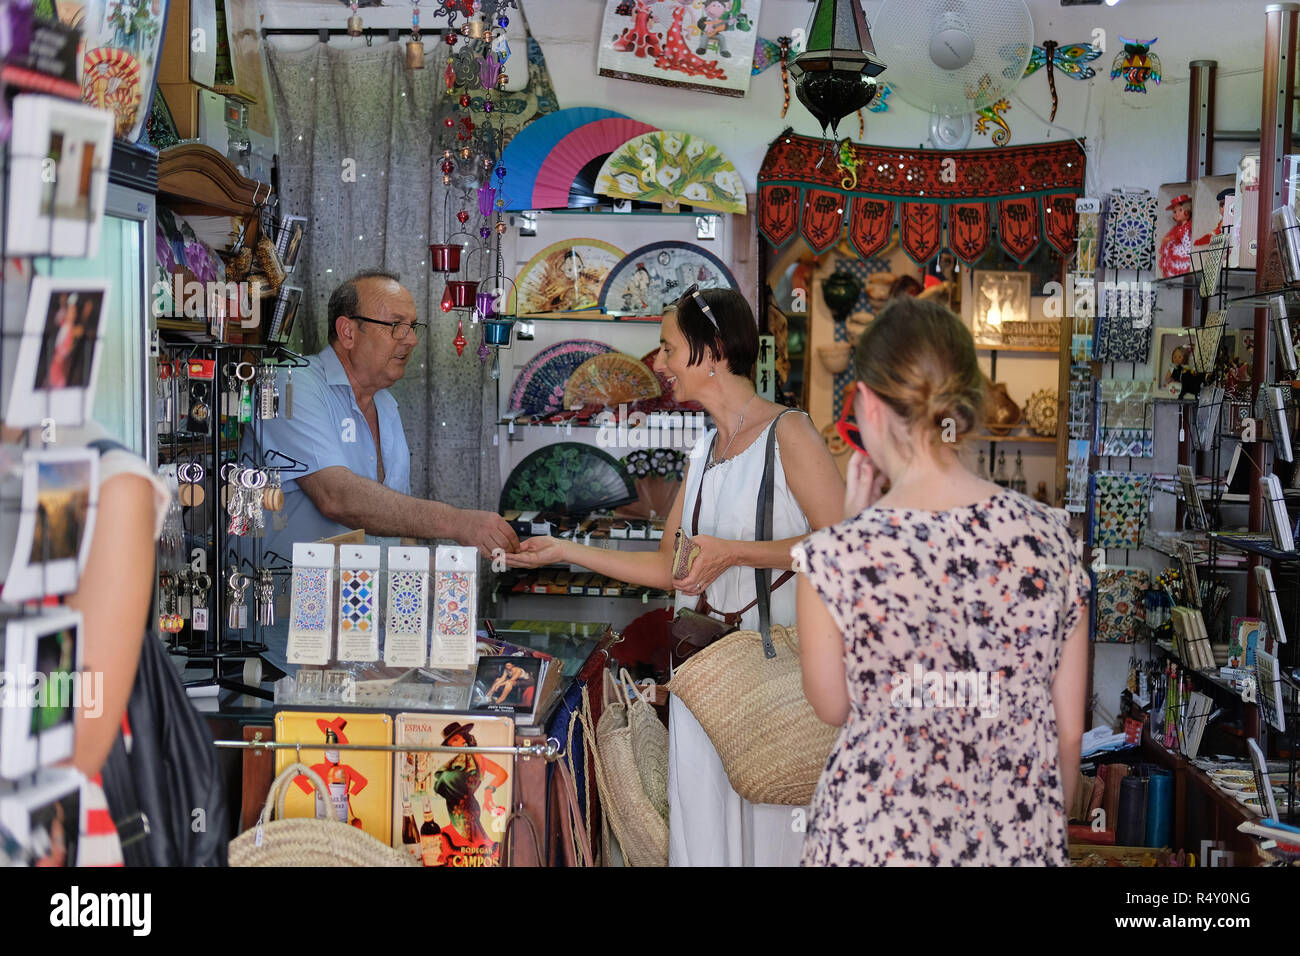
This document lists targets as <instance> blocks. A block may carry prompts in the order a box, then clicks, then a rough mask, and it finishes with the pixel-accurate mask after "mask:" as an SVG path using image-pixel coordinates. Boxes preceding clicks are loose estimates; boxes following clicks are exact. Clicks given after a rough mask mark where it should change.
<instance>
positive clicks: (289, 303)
mask: <svg viewBox="0 0 1300 956" xmlns="http://www.w3.org/2000/svg"><path fill="white" fill-rule="evenodd" d="M301 304H302V289H300V288H298V287H297V286H292V285H284V286H281V287H280V295H279V297H278V298H276V300H275V314H274V316H273V317H272V319H271V328H270V330H269V331H268V338H269V339H270V340H271V341H272V342H288V341H289V336H290V335H292V334H293V327H294V324H295V323H296V322H297V321H298V307H299V306H300V305H301Z"/></svg>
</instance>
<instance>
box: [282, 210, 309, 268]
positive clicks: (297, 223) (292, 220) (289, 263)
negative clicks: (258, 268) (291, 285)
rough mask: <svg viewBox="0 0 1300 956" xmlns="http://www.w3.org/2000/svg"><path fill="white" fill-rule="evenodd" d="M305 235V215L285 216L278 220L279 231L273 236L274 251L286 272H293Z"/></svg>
mask: <svg viewBox="0 0 1300 956" xmlns="http://www.w3.org/2000/svg"><path fill="white" fill-rule="evenodd" d="M306 237H307V217H306V216H285V217H284V218H282V219H281V220H280V231H279V232H277V233H276V236H275V251H276V252H277V253H278V254H279V256H280V265H281V266H283V267H284V271H285V272H286V273H290V272H293V269H294V266H296V265H297V264H298V257H299V255H301V254H302V243H303V240H304V239H305V238H306Z"/></svg>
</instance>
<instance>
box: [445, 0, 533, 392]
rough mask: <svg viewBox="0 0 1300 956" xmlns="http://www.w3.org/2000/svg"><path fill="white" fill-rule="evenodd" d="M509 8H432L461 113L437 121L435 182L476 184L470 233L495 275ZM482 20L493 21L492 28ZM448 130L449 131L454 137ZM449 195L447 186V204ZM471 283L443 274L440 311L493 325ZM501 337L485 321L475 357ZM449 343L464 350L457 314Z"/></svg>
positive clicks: (464, 221) (460, 215)
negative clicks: (499, 98)
mask: <svg viewBox="0 0 1300 956" xmlns="http://www.w3.org/2000/svg"><path fill="white" fill-rule="evenodd" d="M515 6H516V3H515V0H479V2H477V3H475V2H474V0H447V2H445V3H444V4H443V5H442V6H441V7H439V8H438V10H437V11H436V13H437V14H438V15H440V16H442V15H445V16H446V17H447V20H448V24H449V26H450V30H449V31H448V32H447V34H446V42H447V44H448V46H450V47H452V48H453V49H455V47H457V46H458V45H459V46H460V50H458V51H456V52H454V53H452V54H451V55H449V56H448V57H447V65H446V67H445V69H444V70H443V81H444V85H445V88H446V93H447V95H448V96H451V97H454V98H455V107H454V110H455V112H457V113H460V114H461V115H460V116H455V115H449V116H447V117H446V118H445V119H444V120H443V125H444V126H445V131H444V134H443V135H444V141H443V150H442V159H441V162H440V164H439V168H440V169H441V170H442V182H443V185H444V186H448V187H451V186H452V184H453V177H455V176H456V174H457V173H458V172H459V173H460V174H461V175H460V177H459V178H460V179H461V181H462V182H466V181H468V182H473V183H475V184H476V186H475V191H476V193H477V207H478V215H479V219H480V225H479V229H478V235H479V239H480V240H481V241H482V242H483V246H482V247H481V248H480V249H479V250H475V251H477V252H487V253H489V254H492V255H491V256H490V259H489V261H493V260H495V265H496V275H500V274H501V271H502V262H501V248H500V247H501V236H502V234H503V233H505V231H506V223H505V221H504V218H503V207H504V206H505V199H504V198H499V194H500V193H501V187H502V183H503V180H504V179H505V176H506V169H505V167H504V166H503V165H501V163H500V162H499V157H500V155H501V151H502V149H503V147H504V132H503V130H502V129H501V128H498V129H496V130H494V129H493V128H492V124H491V120H492V118H493V117H492V113H493V110H494V109H495V104H494V103H493V98H492V94H493V93H494V92H495V91H497V90H499V89H501V88H504V87H505V85H506V83H508V82H509V79H510V78H509V76H508V75H507V74H506V73H505V72H504V71H503V69H502V67H503V64H504V63H505V61H506V59H507V58H508V57H509V56H510V46H509V44H508V43H507V42H506V37H505V30H506V27H508V26H509V25H510V20H509V18H508V17H507V16H506V14H505V12H504V11H505V9H506V8H507V7H515ZM462 13H463V14H464V15H465V17H466V20H465V22H464V23H463V24H462V25H461V26H460V28H459V30H457V28H456V23H457V20H458V19H459V17H460V15H461V14H462ZM489 24H494V25H495V29H494V27H493V26H491V25H489ZM458 89H459V90H460V92H459V94H458V93H457V90H458ZM476 112H478V113H481V114H482V115H481V117H480V119H479V121H478V122H475V119H474V114H475V113H476ZM452 133H454V134H455V139H454V140H453V139H452ZM450 195H451V194H450V192H449V193H448V203H450ZM461 202H462V206H461V208H460V209H459V210H458V211H457V213H456V220H457V222H459V223H460V225H461V227H462V229H463V228H465V227H467V226H468V224H469V221H470V218H471V213H470V210H469V209H468V208H467V206H468V188H466V189H464V190H463V191H462V195H461ZM493 243H495V248H494V246H493ZM431 251H432V248H431ZM493 253H494V254H493ZM472 258H473V254H472V253H471V254H470V255H467V256H466V257H465V260H466V262H465V267H466V269H467V270H468V268H469V262H470V260H471V259H472ZM457 260H458V261H457V262H456V263H455V264H454V265H452V264H451V263H450V262H449V261H446V262H444V263H443V264H442V267H441V268H440V266H439V263H438V261H437V257H436V256H435V262H434V268H435V270H438V271H455V270H456V269H457V268H458V267H459V265H460V262H459V256H457ZM479 261H480V262H481V260H479ZM449 267H450V268H449ZM478 286H479V282H478V281H474V280H461V279H456V280H449V281H448V282H447V287H446V289H445V290H444V292H443V296H442V301H441V303H440V307H441V308H442V310H443V311H444V312H452V311H454V310H460V309H472V311H471V322H472V323H475V324H477V323H478V322H479V320H480V319H486V320H489V322H490V323H498V324H499V322H500V320H499V319H498V318H497V316H498V314H499V312H500V309H499V307H498V306H499V302H498V300H499V298H500V296H499V295H498V294H497V292H496V291H483V292H480V291H479V290H478ZM508 342H509V335H508V333H507V335H506V336H505V342H502V341H500V334H499V330H498V328H497V325H495V324H494V325H488V326H485V329H484V333H483V336H482V338H481V341H480V344H479V347H478V356H479V361H480V362H486V361H487V358H488V355H489V354H490V353H491V351H492V348H491V346H492V345H497V346H499V345H501V344H507V343H508ZM452 344H453V345H454V346H455V348H456V354H457V355H463V354H464V351H465V346H466V345H467V344H468V340H467V339H466V338H465V331H464V320H463V319H461V318H457V321H456V337H455V338H454V339H453V340H452ZM493 371H494V373H495V374H497V375H499V374H500V372H499V362H497V361H494V362H493Z"/></svg>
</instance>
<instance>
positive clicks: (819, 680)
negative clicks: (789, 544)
mask: <svg viewBox="0 0 1300 956" xmlns="http://www.w3.org/2000/svg"><path fill="white" fill-rule="evenodd" d="M798 588H799V590H798V592H797V594H796V596H795V599H796V601H797V602H798V608H799V611H798V614H799V617H798V620H799V661H800V664H801V665H802V667H803V693H804V696H805V697H807V698H808V703H810V704H812V709H813V712H814V713H816V714H817V716H818V717H820V718H821V720H822V721H823V722H824V723H828V724H830V725H832V726H834V727H840V726H842V725H843V724H844V721H846V720H848V718H849V688H848V684H847V683H846V678H845V676H844V638H843V636H842V635H841V634H840V629H839V627H838V626H837V625H836V624H835V620H834V618H832V617H831V613H830V611H828V610H827V609H826V605H825V604H824V603H823V602H822V599H821V596H820V595H819V594H818V593H817V590H816V589H815V588H814V587H813V586H812V582H810V581H809V580H808V576H807V575H804V574H801V575H799V583H798Z"/></svg>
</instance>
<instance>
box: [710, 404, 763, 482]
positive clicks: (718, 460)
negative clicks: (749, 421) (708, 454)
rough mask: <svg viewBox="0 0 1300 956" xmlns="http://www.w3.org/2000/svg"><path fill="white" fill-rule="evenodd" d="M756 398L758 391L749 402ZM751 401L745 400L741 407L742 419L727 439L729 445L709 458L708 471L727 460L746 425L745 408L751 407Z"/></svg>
mask: <svg viewBox="0 0 1300 956" xmlns="http://www.w3.org/2000/svg"><path fill="white" fill-rule="evenodd" d="M756 398H758V392H755V393H754V394H753V395H751V396H749V402H752V401H753V400H754V399H756ZM749 402H745V404H744V405H742V406H741V407H740V421H738V422H736V430H735V431H734V432H732V433H731V438H730V439H729V440H728V441H727V447H726V448H724V449H722V454H721V455H719V456H717V457H716V458H710V459H709V463H708V464H707V465H705V466H704V470H705V471H708V470H709V469H710V468H712V467H714V466H715V465H720V464H722V463H723V462H724V461H726V460H727V452H729V451H731V445H732V443H733V442H735V440H736V436H737V435H739V434H740V430H741V429H742V428H744V427H745V410H746V409H747V408H749Z"/></svg>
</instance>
